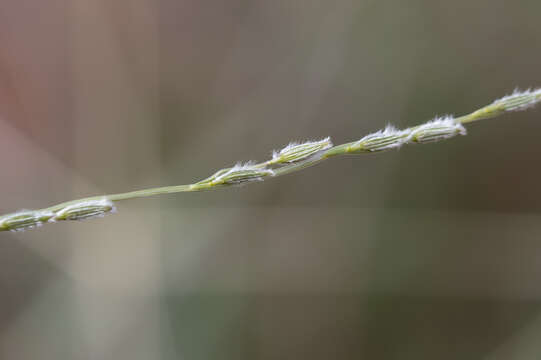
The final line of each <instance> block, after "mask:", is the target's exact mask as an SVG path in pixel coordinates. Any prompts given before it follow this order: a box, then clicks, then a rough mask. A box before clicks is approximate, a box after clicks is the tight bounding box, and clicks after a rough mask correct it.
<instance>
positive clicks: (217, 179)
mask: <svg viewBox="0 0 541 360" xmlns="http://www.w3.org/2000/svg"><path fill="white" fill-rule="evenodd" d="M273 175H274V171H272V170H271V169H267V168H261V167H258V166H256V165H254V163H253V162H247V163H244V164H242V163H237V164H235V166H233V167H232V168H229V169H223V170H220V171H218V172H217V173H216V174H214V175H213V176H211V178H210V179H209V180H210V184H211V185H221V184H229V185H240V184H243V183H246V182H251V181H263V178H264V177H265V176H273Z"/></svg>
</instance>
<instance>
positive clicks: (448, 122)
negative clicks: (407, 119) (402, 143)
mask: <svg viewBox="0 0 541 360" xmlns="http://www.w3.org/2000/svg"><path fill="white" fill-rule="evenodd" d="M459 134H460V135H466V128H464V126H462V124H460V123H458V122H456V121H455V119H454V118H453V117H452V116H445V117H437V118H435V119H434V120H432V121H429V122H427V123H426V124H423V125H421V126H418V127H415V128H412V129H411V137H410V141H412V142H416V143H419V144H423V143H427V142H434V141H439V140H445V139H449V138H452V137H453V136H456V135H459Z"/></svg>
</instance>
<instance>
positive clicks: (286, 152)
mask: <svg viewBox="0 0 541 360" xmlns="http://www.w3.org/2000/svg"><path fill="white" fill-rule="evenodd" d="M331 147H332V142H331V138H330V137H326V138H325V139H322V140H319V141H307V142H304V143H302V144H298V143H294V142H293V143H290V144H289V145H287V146H286V147H285V148H283V149H282V150H280V151H279V152H277V151H274V152H273V153H272V160H270V161H269V162H268V164H269V165H270V164H283V163H295V162H299V161H302V160H306V159H308V158H310V157H313V156H317V155H318V154H321V153H322V152H323V151H324V150H327V149H330V148H331Z"/></svg>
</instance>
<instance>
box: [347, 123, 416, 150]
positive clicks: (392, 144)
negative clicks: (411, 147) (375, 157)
mask: <svg viewBox="0 0 541 360" xmlns="http://www.w3.org/2000/svg"><path fill="white" fill-rule="evenodd" d="M409 137H410V133H409V131H408V130H398V129H397V128H395V127H394V126H392V125H388V126H387V127H386V128H385V129H383V130H380V131H377V132H375V133H372V134H369V135H366V136H365V137H363V138H362V139H361V140H359V141H357V142H356V143H355V145H353V146H352V147H351V149H350V152H374V151H385V150H389V149H394V148H399V147H400V146H402V145H404V144H405V143H407V142H408V141H409Z"/></svg>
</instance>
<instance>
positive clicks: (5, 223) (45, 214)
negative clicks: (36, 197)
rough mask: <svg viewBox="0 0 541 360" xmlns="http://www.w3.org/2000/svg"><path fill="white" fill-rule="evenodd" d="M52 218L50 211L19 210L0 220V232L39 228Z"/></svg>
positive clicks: (52, 214)
mask: <svg viewBox="0 0 541 360" xmlns="http://www.w3.org/2000/svg"><path fill="white" fill-rule="evenodd" d="M53 216H54V213H53V212H51V211H44V210H21V211H18V212H16V213H13V214H9V215H5V216H2V217H1V218H0V230H2V231H6V230H10V231H24V230H28V229H33V228H35V227H38V226H41V225H43V224H44V223H46V222H47V221H49V220H50V219H51V218H52V217H53Z"/></svg>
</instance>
